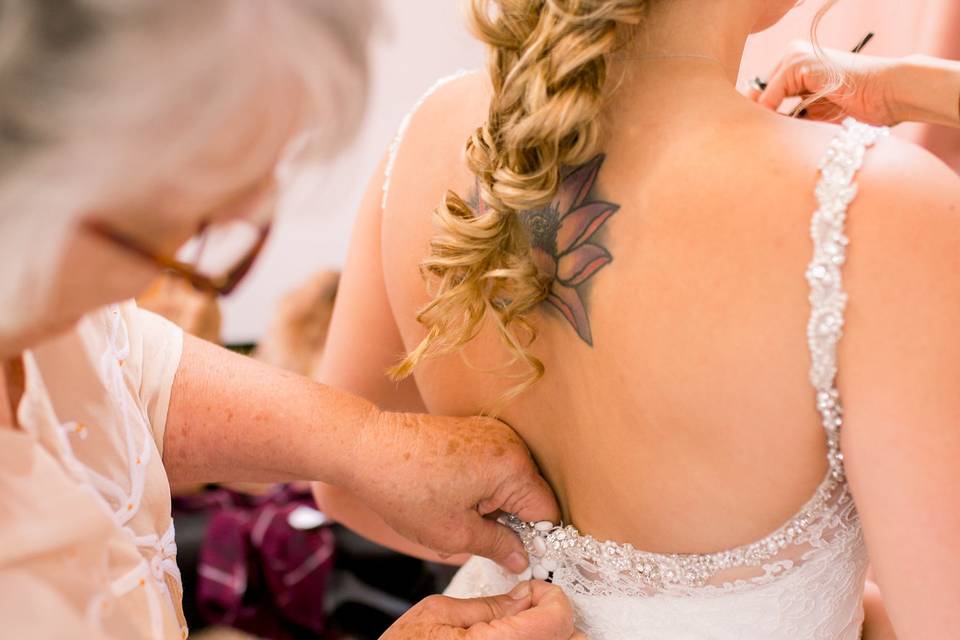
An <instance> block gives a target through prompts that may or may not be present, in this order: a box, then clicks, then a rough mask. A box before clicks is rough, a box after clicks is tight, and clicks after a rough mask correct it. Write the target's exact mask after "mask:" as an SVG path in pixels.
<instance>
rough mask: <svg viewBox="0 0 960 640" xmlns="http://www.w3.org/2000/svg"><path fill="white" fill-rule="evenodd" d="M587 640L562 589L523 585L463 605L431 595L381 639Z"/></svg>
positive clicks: (458, 601)
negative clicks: (504, 592) (576, 626)
mask: <svg viewBox="0 0 960 640" xmlns="http://www.w3.org/2000/svg"><path fill="white" fill-rule="evenodd" d="M422 638H432V639H433V640H447V639H449V640H454V639H456V640H463V639H464V638H466V639H468V640H586V638H585V636H584V635H583V634H581V633H578V632H577V631H576V630H575V629H574V627H573V609H572V608H571V606H570V602H569V601H568V600H567V597H566V596H565V595H564V594H563V591H561V590H560V588H559V587H554V586H552V585H549V584H547V583H545V582H523V583H521V584H520V585H518V586H517V588H515V589H514V590H513V591H511V592H510V593H509V594H506V595H502V596H497V597H494V598H477V599H474V600H457V599H454V598H446V597H444V596H431V597H429V598H427V599H426V600H424V601H423V602H421V603H420V604H418V605H417V606H415V607H414V608H413V609H411V610H410V611H408V612H407V613H406V614H405V615H404V616H403V617H402V618H400V619H399V620H398V621H397V622H396V623H395V624H394V625H393V626H392V627H390V629H388V630H387V632H386V633H385V634H384V635H383V636H382V637H381V639H380V640H421V639H422Z"/></svg>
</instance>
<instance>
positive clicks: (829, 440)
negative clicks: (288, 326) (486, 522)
mask: <svg viewBox="0 0 960 640" xmlns="http://www.w3.org/2000/svg"><path fill="white" fill-rule="evenodd" d="M829 4H831V3H827V6H825V7H824V9H823V10H824V11H826V10H827V9H828V8H829ZM793 5H794V0H646V1H644V0H474V1H473V3H472V13H473V21H474V23H475V27H476V31H477V32H478V33H479V35H480V37H482V38H483V39H484V40H485V41H486V42H487V43H488V44H489V46H490V48H491V50H492V55H491V62H490V65H489V69H488V74H486V75H481V74H467V75H463V76H461V77H459V78H456V79H454V80H451V81H448V82H446V83H444V84H443V85H442V86H440V87H438V88H437V90H436V91H435V92H433V93H432V95H431V96H429V97H428V98H427V99H425V101H424V102H423V103H422V104H421V105H420V106H419V107H418V109H417V110H416V112H415V113H414V114H413V115H412V117H411V119H410V121H409V122H408V126H406V127H405V132H404V134H403V135H402V136H401V137H400V138H399V139H398V141H397V144H396V145H395V147H394V150H393V152H392V153H391V154H389V155H388V158H386V159H385V161H384V164H383V166H382V167H381V169H380V173H379V174H378V176H376V177H375V179H374V182H373V185H372V186H371V188H370V190H369V193H368V195H367V197H366V199H365V202H364V204H363V206H362V209H361V211H360V214H359V218H358V221H357V225H356V229H355V232H354V237H353V241H352V249H351V253H350V257H349V259H348V264H347V267H346V271H345V274H344V278H343V281H342V284H341V288H340V294H339V298H338V301H337V309H336V312H335V317H334V320H333V325H332V328H331V333H330V336H331V337H330V341H329V343H328V344H329V346H328V352H327V354H326V358H325V362H324V365H323V368H322V377H323V379H324V382H328V383H331V384H334V385H339V386H342V387H345V388H347V389H349V390H351V391H354V392H359V393H362V394H365V395H366V396H368V397H369V398H371V399H372V400H374V401H376V402H378V403H380V404H381V405H383V406H385V407H388V408H391V409H406V410H422V409H428V410H429V411H433V412H437V413H445V414H461V415H470V414H476V413H480V412H485V411H486V412H495V413H496V414H497V415H499V416H500V417H501V418H502V419H503V420H505V421H507V422H509V423H510V424H511V425H512V426H513V427H514V428H516V430H517V431H518V432H519V433H520V434H521V435H522V436H523V438H524V439H525V440H526V442H527V443H528V445H529V447H530V449H531V451H532V452H533V454H534V456H535V458H536V459H537V461H538V462H539V464H540V465H541V467H542V469H543V471H544V474H545V476H546V477H547V478H548V480H549V481H550V483H551V485H552V487H553V488H554V490H555V491H556V493H557V495H558V497H559V499H560V504H561V505H562V508H563V514H564V523H563V525H562V526H560V525H559V523H556V524H554V523H522V522H518V521H516V520H513V519H506V520H505V521H506V522H507V523H508V524H509V525H510V526H511V527H513V528H514V530H515V531H516V532H517V533H518V534H519V535H520V536H521V538H522V540H523V541H524V543H525V545H526V547H527V549H528V551H529V552H530V554H531V571H532V574H533V576H534V577H537V578H541V579H543V578H550V579H552V581H553V582H554V583H555V584H558V585H560V586H561V587H563V588H564V589H566V590H567V592H568V593H569V595H570V596H571V597H572V599H573V602H574V605H575V608H576V611H577V616H578V622H579V625H580V627H581V628H582V629H583V630H584V631H585V632H586V633H587V635H588V636H589V637H591V638H595V639H601V640H607V639H620V638H645V639H658V640H659V639H664V640H666V639H670V640H678V639H699V638H711V639H724V640H725V639H728V638H729V639H733V638H751V639H752V638H757V639H760V638H762V639H784V640H786V639H790V640H798V639H823V640H827V639H829V640H836V639H844V640H846V639H854V638H858V637H860V633H861V626H862V622H863V606H862V605H863V592H864V580H865V575H866V572H867V569H868V564H870V565H872V568H873V570H874V572H875V576H876V579H877V581H878V583H879V585H880V588H881V589H882V591H883V595H884V600H885V605H886V607H887V609H888V611H889V615H890V617H891V619H892V622H893V625H894V627H895V629H896V632H897V634H898V637H899V638H901V639H904V638H906V639H911V638H918V639H929V638H941V637H945V636H947V635H949V634H953V633H956V629H958V628H960V607H957V603H958V602H960V465H958V464H957V460H960V429H958V425H960V394H958V393H957V380H958V379H960V340H957V326H960V262H958V256H960V217H958V209H960V181H958V179H957V177H956V176H955V175H954V174H953V173H952V172H951V171H950V170H949V169H947V168H946V167H945V166H944V165H942V164H941V163H940V162H939V161H937V160H935V159H934V158H933V157H931V156H930V155H928V154H927V153H926V152H924V151H922V150H920V149H918V148H916V147H913V146H911V145H909V144H907V143H904V142H899V141H897V140H895V139H892V138H889V137H887V136H886V135H885V134H886V131H884V130H880V129H874V128H871V127H868V126H866V125H863V124H860V123H857V122H854V121H847V122H846V123H845V124H844V125H843V126H836V125H828V124H822V123H814V122H808V121H805V120H799V119H789V118H784V117H782V116H778V115H775V114H771V113H769V112H767V111H765V110H763V109H761V108H759V107H758V106H757V105H755V104H753V103H751V102H750V101H749V100H747V99H745V98H743V97H741V96H740V95H739V94H738V93H737V92H736V90H735V88H734V79H735V78H736V77H737V70H738V65H739V61H740V57H741V54H742V51H743V47H744V42H745V40H746V38H747V36H748V35H749V34H750V33H751V32H754V31H757V30H760V29H764V28H766V27H768V26H770V25H772V24H773V23H775V22H776V21H777V20H779V19H780V18H781V17H782V16H783V15H784V14H785V13H786V12H787V11H788V10H789V9H790V8H791V7H792V6H793ZM465 140H467V141H468V142H467V145H466V151H465V152H464V141H465ZM384 177H387V178H389V180H388V188H385V190H384V193H382V198H381V190H380V184H381V183H382V181H383V178H384ZM438 203H439V204H438ZM841 336H842V340H841ZM358 344H362V345H364V347H363V348H362V349H360V350H357V349H356V347H355V345H358ZM345 345H353V346H351V347H350V348H348V347H346V346H345ZM404 352H406V353H407V356H406V358H405V359H403V360H402V362H400V363H399V364H397V354H400V353H404ZM392 365H396V366H395V367H394V368H393V370H392V373H393V375H394V377H395V378H397V379H402V382H399V383H398V384H395V383H394V382H391V381H390V380H388V379H387V378H386V377H385V376H383V375H382V372H383V371H384V370H386V369H387V368H388V367H390V366H392ZM411 373H412V376H410V377H407V375H408V374H411ZM841 400H842V402H841ZM449 447H450V450H451V451H452V450H454V449H456V448H457V447H458V443H457V441H456V439H454V440H452V441H451V443H450V444H449ZM409 464H411V465H416V464H419V463H418V460H417V457H416V455H415V454H414V455H413V456H412V457H411V458H410V460H409ZM385 472H387V473H389V470H385ZM387 480H388V478H387ZM320 499H321V501H322V502H323V503H324V506H325V507H326V508H327V509H328V510H330V511H332V512H333V513H334V515H336V516H339V517H340V518H341V519H342V520H344V521H345V522H346V523H347V524H350V525H352V526H355V527H356V528H358V529H359V530H361V531H362V532H363V533H365V534H366V535H368V536H370V537H372V538H374V539H378V540H381V541H383V542H386V543H388V544H393V545H394V546H397V547H398V548H402V549H404V550H407V551H411V552H414V551H416V550H415V549H414V548H413V547H412V546H411V545H410V544H409V543H406V542H404V541H402V540H400V539H399V538H398V536H396V535H395V534H393V533H391V532H390V530H389V529H388V527H386V526H385V525H384V523H383V522H382V521H378V520H377V519H376V517H374V516H372V515H371V514H370V512H369V511H366V510H365V508H364V507H363V506H362V505H360V504H358V503H356V501H354V500H353V499H352V498H351V496H348V495H344V494H343V493H341V492H338V491H337V490H334V489H330V488H327V489H321V490H320ZM478 508H479V509H480V510H481V511H485V510H484V505H482V504H481V505H478ZM496 515H498V514H491V517H494V516H496ZM463 535H470V532H464V534H463ZM868 549H869V555H868ZM424 553H425V552H424ZM923 554H927V555H923ZM454 560H456V559H454ZM518 579H520V578H518V577H517V576H514V575H511V574H508V573H507V572H506V571H504V570H503V569H501V568H499V567H497V566H496V565H494V564H492V563H490V562H488V561H486V560H483V559H471V560H469V561H467V562H466V565H465V566H464V567H463V569H462V570H461V571H460V573H459V574H458V575H457V577H456V579H455V580H454V582H453V584H452V585H451V587H450V590H449V593H450V594H451V595H456V596H468V595H470V596H473V595H479V594H492V593H502V592H505V591H507V590H508V589H509V588H510V587H511V586H512V585H514V584H516V582H517V580H518Z"/></svg>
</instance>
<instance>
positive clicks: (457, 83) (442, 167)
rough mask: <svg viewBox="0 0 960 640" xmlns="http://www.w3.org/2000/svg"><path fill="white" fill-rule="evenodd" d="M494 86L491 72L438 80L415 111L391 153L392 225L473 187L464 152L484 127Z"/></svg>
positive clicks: (389, 210)
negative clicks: (444, 195) (450, 192)
mask: <svg viewBox="0 0 960 640" xmlns="http://www.w3.org/2000/svg"><path fill="white" fill-rule="evenodd" d="M489 87H490V85H489V80H488V78H487V75H486V74H485V73H483V72H481V71H462V72H459V73H456V74H454V75H451V76H448V77H446V78H442V79H440V80H438V81H437V82H436V83H434V84H433V86H432V87H430V88H429V89H428V90H426V92H425V93H424V95H423V97H422V98H421V99H420V100H419V102H417V104H416V105H414V106H413V107H412V109H411V110H410V112H409V114H408V116H407V118H406V119H405V121H404V123H403V124H402V126H401V127H400V132H399V134H398V135H397V138H396V140H395V141H394V144H393V148H392V149H391V153H390V158H389V167H388V176H389V180H388V185H387V187H388V188H389V198H388V199H385V203H386V202H389V203H390V206H387V207H385V210H384V214H385V221H386V222H388V223H389V221H390V220H393V219H396V218H397V217H403V218H405V219H406V218H407V214H406V212H409V211H411V210H418V211H428V210H429V209H432V207H433V206H435V205H436V203H437V201H438V198H439V194H442V193H444V192H445V191H446V190H447V189H450V188H453V189H457V190H459V189H461V188H464V187H469V186H470V184H471V182H470V174H469V171H468V170H467V168H466V165H465V164H464V162H463V149H464V145H465V144H466V142H467V139H468V138H469V136H470V135H471V134H472V133H473V132H474V130H475V129H476V128H477V127H479V126H480V125H482V124H483V122H484V119H485V117H486V114H487V110H488V106H489V101H490V94H491V91H490V88H489ZM424 205H429V206H426V207H425V206H424ZM407 221H408V220H407Z"/></svg>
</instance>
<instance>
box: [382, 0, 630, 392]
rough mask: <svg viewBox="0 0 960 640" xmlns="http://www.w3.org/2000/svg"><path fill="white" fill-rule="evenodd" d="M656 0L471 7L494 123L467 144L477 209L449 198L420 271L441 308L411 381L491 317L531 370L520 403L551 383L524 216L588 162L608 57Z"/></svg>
mask: <svg viewBox="0 0 960 640" xmlns="http://www.w3.org/2000/svg"><path fill="white" fill-rule="evenodd" d="M646 7H647V0H472V2H471V9H472V26H473V28H474V31H475V32H476V33H477V34H478V36H479V37H480V38H481V39H482V40H483V41H484V42H486V43H487V44H488V45H489V47H490V59H489V64H488V68H489V74H490V79H491V81H492V84H493V97H492V98H491V100H490V110H489V114H488V117H487V121H486V122H485V123H484V124H483V126H481V127H480V128H478V129H477V130H476V131H475V132H474V134H473V135H472V136H471V137H470V139H469V140H468V141H467V145H466V159H467V165H468V167H469V168H470V170H471V171H472V172H473V174H474V175H475V176H476V178H477V191H478V202H477V204H476V206H475V207H471V206H470V205H468V204H467V202H466V201H465V200H464V199H463V198H462V197H460V196H459V195H457V194H456V193H454V192H452V191H448V192H447V193H446V195H445V196H444V199H443V202H442V203H441V205H440V206H439V208H438V209H437V210H436V212H435V222H436V225H437V227H438V233H437V235H436V236H435V237H434V238H433V239H432V241H431V252H430V255H429V257H427V258H426V259H425V260H424V261H423V263H422V265H421V267H422V271H423V273H424V276H425V277H427V278H429V279H430V280H432V282H433V285H434V287H435V289H434V298H433V300H431V301H430V303H429V304H427V305H426V306H425V307H424V308H423V309H421V310H420V312H419V314H418V316H417V319H418V320H419V322H420V323H421V324H422V325H423V326H424V327H425V328H426V329H427V335H426V337H425V338H424V339H423V340H422V341H421V342H420V344H419V345H418V346H417V347H416V348H414V349H413V350H412V351H411V352H410V353H409V354H408V355H407V356H406V358H405V359H404V360H403V361H402V362H401V363H399V364H398V365H397V366H395V367H394V368H393V369H392V370H391V372H390V373H391V374H392V375H393V376H394V377H395V378H403V377H405V376H408V375H409V374H410V373H411V372H412V370H413V368H414V367H415V366H416V365H417V364H418V363H419V362H421V361H422V360H424V359H425V358H427V357H431V356H436V355H441V354H446V353H450V352H452V351H455V350H457V349H459V348H460V347H462V346H463V345H465V344H466V343H468V342H469V341H470V340H472V339H473V338H474V337H475V336H476V335H477V333H478V332H479V331H480V328H481V327H482V326H483V322H484V320H485V319H487V318H490V319H491V320H493V322H494V323H495V326H496V328H497V330H498V332H499V334H500V336H501V338H502V339H503V341H504V342H505V344H506V346H507V347H508V349H509V350H510V352H512V354H513V358H512V359H511V360H510V362H509V363H508V364H507V366H510V365H512V364H514V363H517V362H521V363H524V364H525V365H526V373H525V374H524V375H523V378H524V379H523V381H522V383H521V384H520V385H518V386H517V387H516V388H514V389H513V390H512V391H511V392H510V393H509V394H508V395H509V396H510V397H513V396H515V395H517V394H518V393H520V392H521V391H523V390H524V389H525V388H527V387H529V386H530V385H531V384H533V383H534V382H535V381H536V380H538V379H539V378H540V377H541V376H542V375H543V371H544V368H543V364H542V363H541V362H540V361H539V360H538V359H537V358H536V357H534V356H533V355H532V354H531V353H530V352H529V350H528V348H529V346H530V344H531V343H532V341H533V340H534V339H535V338H536V330H535V328H534V326H533V325H532V324H531V323H530V322H529V320H528V316H529V314H530V313H531V312H532V311H533V310H534V309H535V308H536V307H537V306H538V305H539V304H540V303H541V302H543V301H544V300H545V299H546V297H547V293H548V290H549V288H550V284H551V283H550V278H549V276H547V275H545V274H542V273H540V272H539V271H538V269H537V267H536V265H535V264H534V262H533V258H532V256H531V252H530V241H529V237H528V234H527V231H526V230H525V229H524V227H523V224H522V222H521V219H520V214H521V213H522V212H525V211H531V210H534V209H536V208H538V207H542V206H543V205H545V204H547V203H548V202H550V200H551V199H552V198H553V196H554V195H555V193H556V192H557V189H558V187H559V183H560V179H561V172H562V170H563V168H564V167H572V166H577V165H580V164H583V163H585V162H586V161H588V160H589V159H591V158H592V157H594V156H595V155H596V154H597V153H598V152H599V151H600V146H601V143H602V135H601V130H600V126H599V124H598V122H599V116H600V113H601V110H602V108H603V105H604V97H605V89H606V85H607V75H608V62H609V58H610V56H611V55H612V54H613V53H615V52H616V51H617V49H618V48H620V46H621V45H622V44H623V43H624V42H625V41H626V40H627V38H626V36H627V35H628V34H629V32H630V31H631V30H632V29H633V28H634V27H636V26H637V25H638V24H639V23H640V22H641V20H642V19H643V17H644V15H645V12H646Z"/></svg>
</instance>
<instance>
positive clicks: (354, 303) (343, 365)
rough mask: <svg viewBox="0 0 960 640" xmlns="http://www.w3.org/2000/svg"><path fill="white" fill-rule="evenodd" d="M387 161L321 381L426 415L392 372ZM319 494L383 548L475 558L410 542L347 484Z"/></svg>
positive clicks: (341, 292) (339, 517)
mask: <svg viewBox="0 0 960 640" xmlns="http://www.w3.org/2000/svg"><path fill="white" fill-rule="evenodd" d="M385 165H386V161H384V162H381V164H380V166H379V168H378V169H377V171H376V172H374V174H373V179H372V180H371V181H370V185H369V186H368V188H367V191H366V193H365V195H364V198H363V200H362V202H361V204H360V209H359V213H358V214H357V219H356V222H355V223H354V229H353V236H352V238H351V241H350V251H349V253H348V255H347V262H346V266H345V267H344V270H343V275H342V277H341V281H340V287H339V289H338V291H337V299H336V303H335V306H334V312H333V318H332V319H331V322H330V329H329V333H328V335H327V344H326V347H325V349H324V353H323V360H322V363H321V365H320V368H319V372H318V374H317V379H318V380H319V381H320V382H322V383H324V384H328V385H330V386H331V387H336V388H337V389H342V390H344V391H349V392H350V393H355V394H357V395H358V396H361V397H364V398H366V399H368V400H370V401H372V402H374V403H375V404H377V405H378V406H380V407H382V408H383V409H386V410H394V411H412V412H418V413H420V412H423V411H425V408H424V406H423V401H422V400H421V399H420V393H419V391H418V390H417V387H416V383H415V382H414V380H413V378H408V379H406V380H404V381H402V382H399V383H397V382H392V381H391V380H390V379H389V378H387V375H386V370H387V368H388V367H389V366H390V365H392V364H394V363H395V362H396V361H397V360H398V359H399V358H400V356H401V355H402V354H403V352H404V345H403V342H402V340H401V338H400V333H399V331H398V330H397V326H396V323H395V322H394V319H393V311H392V309H391V308H390V302H389V300H388V299H387V294H386V289H385V285H384V280H383V265H382V261H381V257H380V217H381V200H382V193H383V190H382V185H383V177H384V171H385ZM314 496H315V497H316V499H317V504H318V506H319V507H320V509H321V510H322V511H323V512H324V513H325V514H327V515H328V516H330V517H331V518H333V519H334V520H336V521H338V522H340V523H341V524H343V525H345V526H347V527H349V528H350V529H352V530H353V531H356V532H357V533H359V534H360V535H362V536H364V537H365V538H368V539H369V540H372V541H374V542H376V543H378V544H381V545H383V546H385V547H389V548H391V549H394V550H395V551H399V552H401V553H405V554H407V555H411V556H415V557H418V558H422V559H424V560H430V561H433V562H445V563H449V564H463V563H464V562H466V560H467V559H468V558H469V556H468V555H458V556H452V557H450V556H446V557H444V556H440V555H438V554H437V553H435V552H433V551H431V550H429V549H427V548H425V547H422V546H419V545H415V544H413V543H411V542H410V541H409V540H407V539H406V538H404V537H403V536H401V535H399V534H398V533H397V532H396V531H394V530H393V529H392V528H390V526H389V525H387V523H386V522H385V521H384V520H383V518H381V517H380V516H378V515H377V514H376V513H375V512H373V511H372V510H371V509H370V508H369V507H368V506H366V505H365V504H364V503H363V502H362V501H361V500H360V499H358V498H357V497H356V496H355V495H354V494H353V493H351V492H350V491H348V490H346V489H344V488H342V487H339V486H334V485H331V484H325V483H315V485H314Z"/></svg>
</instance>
